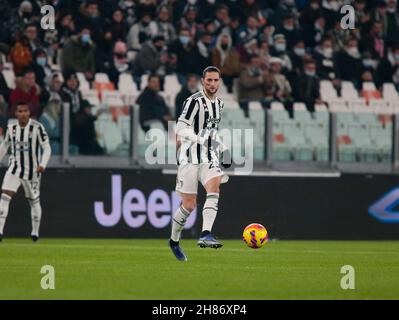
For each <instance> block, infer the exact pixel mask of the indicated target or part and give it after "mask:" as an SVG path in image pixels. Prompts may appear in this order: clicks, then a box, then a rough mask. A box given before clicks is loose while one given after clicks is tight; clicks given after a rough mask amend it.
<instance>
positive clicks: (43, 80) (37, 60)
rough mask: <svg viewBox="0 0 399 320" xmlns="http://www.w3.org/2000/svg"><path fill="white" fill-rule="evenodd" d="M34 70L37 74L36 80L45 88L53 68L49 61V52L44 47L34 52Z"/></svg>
mask: <svg viewBox="0 0 399 320" xmlns="http://www.w3.org/2000/svg"><path fill="white" fill-rule="evenodd" d="M32 70H33V72H34V73H35V76H36V82H37V84H38V85H39V86H40V88H44V87H45V86H46V85H47V84H48V83H49V80H50V77H51V68H50V67H49V65H48V63H47V54H46V52H45V51H44V50H43V49H37V50H36V51H35V52H34V53H33V64H32Z"/></svg>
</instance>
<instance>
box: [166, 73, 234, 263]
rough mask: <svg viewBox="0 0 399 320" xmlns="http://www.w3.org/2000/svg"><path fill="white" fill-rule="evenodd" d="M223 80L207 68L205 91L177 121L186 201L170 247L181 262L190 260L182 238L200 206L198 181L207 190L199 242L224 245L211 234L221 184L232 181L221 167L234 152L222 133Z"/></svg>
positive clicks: (190, 100) (178, 214)
mask: <svg viewBox="0 0 399 320" xmlns="http://www.w3.org/2000/svg"><path fill="white" fill-rule="evenodd" d="M220 80H221V79H220V71H219V69H218V68H216V67H212V66H211V67H207V68H206V69H205V70H204V71H203V74H202V79H201V82H202V85H203V90H201V91H199V92H197V93H194V94H193V95H191V96H190V97H189V98H187V99H186V100H185V101H184V105H183V112H182V114H181V115H180V117H179V119H178V122H177V127H176V133H177V140H178V142H177V149H178V156H177V159H178V172H177V179H176V191H177V192H178V193H179V194H180V195H181V197H182V204H181V206H180V207H179V208H178V209H177V211H176V213H175V215H174V218H173V221H172V234H171V238H170V240H169V246H170V248H171V249H172V252H173V253H174V255H175V256H176V258H177V259H178V260H181V261H185V260H187V257H186V255H185V254H184V252H183V251H182V249H181V248H180V246H179V240H180V236H181V232H182V230H183V228H184V225H185V223H186V221H187V218H188V216H189V214H190V213H191V212H192V211H193V210H194V209H195V207H196V206H197V192H198V181H200V182H201V184H202V185H203V186H204V188H205V190H206V193H207V195H206V201H205V204H204V207H203V211H202V215H203V225H202V233H201V237H200V239H199V241H198V245H199V246H200V247H201V248H206V247H209V248H220V247H222V245H223V244H222V243H221V242H220V241H219V240H217V239H216V238H215V237H214V236H213V235H212V233H211V231H212V226H213V223H214V221H215V218H216V214H217V211H218V202H219V193H220V189H219V187H220V184H221V183H225V182H227V180H228V176H227V175H226V174H225V173H224V172H223V171H222V169H221V168H220V165H219V163H220V158H222V162H221V163H220V164H221V165H222V166H223V167H224V168H228V167H230V165H231V159H230V153H229V151H228V149H227V147H226V146H225V145H224V144H223V143H222V141H221V139H220V137H219V134H218V127H219V122H220V120H221V115H222V110H223V106H224V103H223V102H222V100H221V99H219V98H218V97H216V92H217V91H218V89H219V85H220Z"/></svg>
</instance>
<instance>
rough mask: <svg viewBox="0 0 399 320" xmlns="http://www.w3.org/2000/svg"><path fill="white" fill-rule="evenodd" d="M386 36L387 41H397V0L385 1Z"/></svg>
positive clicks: (398, 24)
mask: <svg viewBox="0 0 399 320" xmlns="http://www.w3.org/2000/svg"><path fill="white" fill-rule="evenodd" d="M386 3H387V7H386V35H387V38H388V40H390V41H395V40H396V41H397V40H398V32H399V10H398V4H397V0H386Z"/></svg>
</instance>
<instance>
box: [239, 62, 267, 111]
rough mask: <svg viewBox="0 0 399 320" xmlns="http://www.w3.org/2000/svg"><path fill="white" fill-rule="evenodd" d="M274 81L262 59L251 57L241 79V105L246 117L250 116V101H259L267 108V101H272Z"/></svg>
mask: <svg viewBox="0 0 399 320" xmlns="http://www.w3.org/2000/svg"><path fill="white" fill-rule="evenodd" d="M272 87H273V81H272V78H271V76H270V74H269V72H268V70H267V69H266V68H265V66H263V65H262V59H261V58H259V57H258V56H251V58H250V62H249V65H248V67H247V68H245V69H243V70H242V71H241V73H240V78H239V92H238V93H239V95H238V99H239V104H240V108H241V109H242V110H243V111H244V115H245V117H248V116H249V110H248V104H249V102H250V101H259V102H261V103H262V104H263V105H264V106H266V105H265V104H266V102H267V101H266V100H267V99H269V100H271V98H272V93H271V90H272Z"/></svg>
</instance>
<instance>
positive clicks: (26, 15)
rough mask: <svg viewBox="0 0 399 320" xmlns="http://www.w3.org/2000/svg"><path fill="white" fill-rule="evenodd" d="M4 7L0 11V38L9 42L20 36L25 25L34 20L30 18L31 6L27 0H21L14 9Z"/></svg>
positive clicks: (31, 16)
mask: <svg viewBox="0 0 399 320" xmlns="http://www.w3.org/2000/svg"><path fill="white" fill-rule="evenodd" d="M3 2H5V1H3ZM10 2H11V1H10ZM2 9H3V8H2ZM4 9H5V10H4V11H1V13H2V14H4V15H3V19H2V20H1V21H2V28H1V30H2V32H1V33H0V34H1V36H0V39H2V40H3V41H5V42H8V43H11V42H14V41H15V40H17V39H20V38H21V37H22V35H23V33H24V29H25V26H26V25H28V24H30V23H32V22H34V21H33V19H32V18H33V12H32V10H33V7H32V4H31V3H30V2H29V1H22V2H21V4H20V5H19V7H18V8H17V9H15V10H12V9H11V7H6V8H4Z"/></svg>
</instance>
